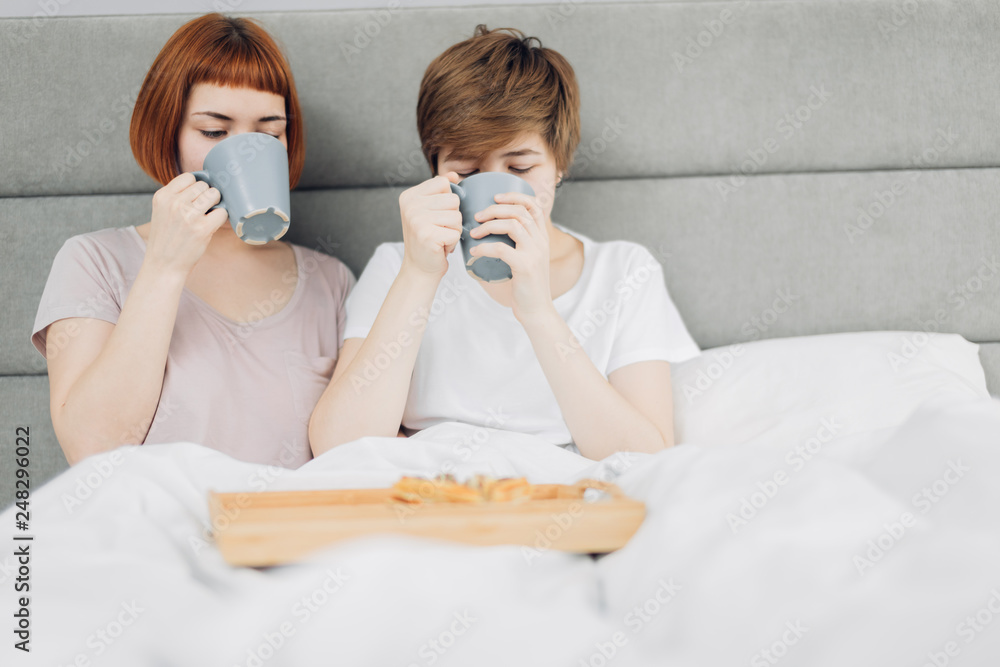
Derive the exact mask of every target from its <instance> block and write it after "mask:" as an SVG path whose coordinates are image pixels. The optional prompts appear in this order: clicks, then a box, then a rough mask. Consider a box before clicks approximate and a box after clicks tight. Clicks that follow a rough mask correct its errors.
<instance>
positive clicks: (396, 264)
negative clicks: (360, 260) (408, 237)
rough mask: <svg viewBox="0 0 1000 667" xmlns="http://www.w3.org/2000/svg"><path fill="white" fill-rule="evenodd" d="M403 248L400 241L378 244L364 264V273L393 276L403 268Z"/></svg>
mask: <svg viewBox="0 0 1000 667" xmlns="http://www.w3.org/2000/svg"><path fill="white" fill-rule="evenodd" d="M404 252H405V248H404V246H403V242H402V241H398V242H395V241H394V242H388V243H380V244H379V245H378V246H377V247H376V248H375V252H373V253H372V256H371V258H370V259H369V260H368V263H367V264H365V270H364V273H366V274H370V273H377V274H382V273H388V274H392V275H393V276H395V275H396V274H397V273H399V269H400V268H401V267H402V266H403V253H404Z"/></svg>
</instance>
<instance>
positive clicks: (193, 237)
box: [144, 173, 229, 276]
mask: <svg viewBox="0 0 1000 667" xmlns="http://www.w3.org/2000/svg"><path fill="white" fill-rule="evenodd" d="M221 197H222V195H220V194H219V191H218V190H216V189H215V188H211V187H209V186H208V183H205V182H204V181H199V180H196V179H195V177H194V175H192V174H189V173H184V174H180V175H179V176H177V177H176V178H174V179H173V180H172V181H170V182H169V183H167V184H166V185H164V186H163V187H162V188H160V189H159V190H157V191H156V193H155V194H154V195H153V215H152V218H151V220H152V224H151V225H150V230H149V239H148V240H147V241H146V257H145V260H144V261H145V262H146V263H149V264H151V265H155V266H157V267H158V268H160V269H164V270H168V271H176V272H178V273H181V274H183V275H184V276H187V274H188V273H189V272H190V271H191V269H192V268H194V265H195V264H197V263H198V260H199V259H201V256H202V255H203V254H204V253H205V249H206V248H207V247H208V242H209V241H210V240H211V239H212V235H213V234H214V233H215V232H216V231H217V230H218V229H219V227H221V226H222V225H224V224H226V223H227V222H228V221H229V214H228V213H227V212H226V211H225V209H222V208H217V209H215V210H214V211H209V210H208V209H210V208H211V207H212V206H215V205H216V204H218V203H219V200H220V199H221Z"/></svg>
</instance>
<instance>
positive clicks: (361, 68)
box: [0, 0, 1000, 196]
mask: <svg viewBox="0 0 1000 667" xmlns="http://www.w3.org/2000/svg"><path fill="white" fill-rule="evenodd" d="M901 4H902V3H899V2H896V1H894V0H874V1H873V0H838V2H829V1H828V0H816V1H811V2H810V1H793V2H756V1H755V2H749V3H748V2H742V1H738V2H718V3H714V2H713V3H662V4H660V3H636V4H629V3H607V4H589V3H588V4H580V5H574V4H572V3H563V4H559V3H555V4H553V5H548V6H508V7H502V6H495V7H471V8H469V7H465V8H422V9H400V10H397V11H393V12H390V11H388V10H384V11H385V14H384V15H379V13H378V12H377V11H371V10H362V11H339V12H338V11H334V12H295V13H287V14H282V13H272V14H262V15H260V16H259V18H261V19H262V21H263V22H264V23H265V25H266V27H267V28H268V29H269V30H271V31H272V32H273V34H275V35H276V37H278V38H279V40H280V41H281V42H282V43H283V45H284V47H285V49H286V51H287V53H288V57H289V60H290V62H291V65H292V69H293V71H294V73H295V76H296V81H297V84H298V87H299V90H300V91H301V97H302V102H303V106H304V109H305V111H304V114H305V120H306V122H307V126H308V132H309V151H308V155H307V169H306V173H305V176H304V178H303V180H302V183H301V185H302V186H303V187H309V188H320V187H344V186H377V185H385V184H387V183H392V184H395V183H396V182H398V179H403V181H404V182H406V183H412V182H416V181H418V180H422V179H421V177H422V175H423V174H425V173H426V170H425V167H424V164H423V162H422V158H420V155H419V151H418V150H417V148H418V146H417V135H416V124H415V121H414V107H415V105H416V95H417V89H418V86H419V83H420V78H421V75H422V74H423V71H424V68H425V67H426V66H427V63H428V62H430V60H431V59H432V58H433V57H434V56H435V55H437V54H438V53H440V52H441V51H442V50H443V49H444V48H445V47H447V46H449V45H450V44H453V43H455V42H457V41H459V40H461V39H464V38H466V37H469V36H471V34H472V31H473V28H474V27H475V25H476V24H477V23H486V24H487V25H489V26H490V27H502V26H513V27H518V28H521V29H523V30H524V31H526V32H527V33H528V34H532V35H536V36H539V37H540V38H541V39H542V42H543V44H546V45H548V46H552V47H553V48H555V49H557V50H559V51H560V52H562V53H563V54H564V55H565V56H566V57H567V58H568V59H569V60H570V62H571V63H572V64H573V65H574V67H575V69H576V71H577V73H578V75H579V77H578V78H579V80H580V87H581V96H582V100H583V108H584V114H583V134H584V141H583V144H582V150H581V152H580V154H579V158H578V165H577V170H576V173H575V177H577V178H587V179H590V178H595V179H596V178H632V177H653V176H682V175H705V174H725V173H730V172H734V171H738V170H739V169H740V168H741V166H742V165H743V164H744V163H745V162H746V160H748V159H750V160H751V162H750V163H749V164H748V165H747V166H748V169H749V168H752V169H753V170H754V171H756V172H759V173H771V172H777V173H780V172H790V171H828V170H858V169H893V168H903V167H909V166H911V165H912V164H913V162H914V158H915V157H916V158H918V159H922V158H919V156H920V155H921V153H923V152H924V151H925V150H926V149H927V148H928V145H929V144H930V142H932V141H933V139H934V137H935V133H936V132H937V131H938V130H939V129H942V128H944V129H947V128H948V127H951V128H952V129H953V131H954V132H955V133H956V134H957V135H958V139H957V141H956V142H955V143H954V145H953V146H952V147H951V148H950V150H948V151H947V152H945V153H943V154H941V155H939V156H938V158H937V159H936V160H934V163H933V166H936V167H968V166H981V165H984V164H986V165H995V164H997V162H998V158H1000V144H998V142H996V141H993V140H991V139H992V137H993V136H994V128H996V127H997V126H998V125H1000V104H997V92H996V89H995V86H992V85H989V83H988V82H990V81H992V73H993V72H994V71H995V70H996V65H997V61H998V57H1000V56H998V55H997V50H996V48H995V45H996V40H995V38H994V37H995V35H996V34H997V33H998V32H1000V6H998V4H997V3H996V2H995V1H994V0H963V1H962V2H951V1H948V0H934V1H925V2H920V3H914V4H915V5H916V9H915V10H914V11H913V12H912V13H906V11H904V10H903V9H901ZM724 12H726V13H725V14H724ZM188 18H190V17H188V16H142V17H91V18H66V19H59V18H56V19H52V20H50V21H47V22H45V24H44V25H42V26H40V27H35V26H34V24H33V23H32V22H31V21H30V20H17V19H8V20H4V21H0V69H2V71H3V80H4V81H5V84H4V85H5V91H4V94H3V95H2V96H0V113H2V115H3V117H4V118H5V119H7V122H8V123H9V125H8V126H7V128H6V129H5V132H4V133H3V134H2V135H0V154H2V155H4V156H5V160H3V161H2V162H0V196H4V195H38V194H97V193H123V192H143V191H148V190H149V189H150V188H151V187H152V183H151V181H150V180H149V179H148V178H147V177H146V176H145V175H144V174H143V173H142V172H141V171H140V170H139V169H138V168H137V167H136V165H135V163H134V161H133V160H132V156H131V152H130V150H129V147H128V137H127V128H128V123H129V110H130V107H131V104H132V101H133V100H134V98H135V95H136V94H137V92H138V89H139V86H140V84H141V83H142V80H143V77H144V75H145V73H146V71H147V69H148V68H149V65H150V64H151V63H152V61H153V58H154V57H155V56H156V53H157V51H158V50H159V48H160V47H161V46H162V45H163V43H164V42H165V41H166V39H167V38H168V37H169V36H170V34H171V33H172V32H173V31H174V30H176V29H177V27H179V26H180V25H181V24H182V23H183V22H184V21H185V20H187V19H188ZM379 19H381V21H382V22H383V23H384V25H382V23H380V22H379ZM897 24H901V25H897ZM713 31H714V32H715V33H718V34H717V35H716V34H713ZM28 32H31V34H30V35H29V34H27V33H28ZM369 33H371V34H370V35H369ZM817 90H823V91H825V94H824V95H823V96H822V97H823V98H824V100H823V101H820V98H819V97H816V93H815V91H817ZM810 101H812V104H813V106H814V107H816V108H809V106H808V105H809V103H810ZM786 115H787V116H786ZM796 115H798V118H796ZM799 118H801V119H804V120H799ZM602 134H603V135H604V136H603V137H602ZM768 148H771V149H773V151H769V150H768ZM762 149H763V150H764V151H765V153H766V161H763V164H761V165H759V166H758V165H757V164H756V163H755V162H754V161H753V160H752V158H751V157H750V153H752V152H755V151H756V152H757V153H758V154H759V151H760V150H762ZM762 157H763V156H762ZM925 162H926V161H925ZM414 163H415V164H416V167H414ZM751 165H752V167H751Z"/></svg>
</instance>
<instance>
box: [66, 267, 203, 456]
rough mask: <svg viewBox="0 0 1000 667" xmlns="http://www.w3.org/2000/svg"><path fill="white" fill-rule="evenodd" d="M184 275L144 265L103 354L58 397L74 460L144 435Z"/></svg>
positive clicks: (68, 449) (154, 403)
mask: <svg viewBox="0 0 1000 667" xmlns="http://www.w3.org/2000/svg"><path fill="white" fill-rule="evenodd" d="M184 280H185V276H184V275H183V274H181V273H177V272H167V271H159V270H156V269H153V268H150V267H148V266H147V265H145V264H144V265H143V267H142V268H141V269H140V271H139V273H138V275H137V276H136V280H135V283H134V284H133V285H132V288H131V290H130V291H129V295H128V297H127V298H126V300H125V303H124V304H123V305H122V310H121V314H120V315H119V317H118V322H117V324H116V325H115V326H114V329H113V331H112V332H111V335H110V336H109V337H108V339H107V341H106V343H105V344H104V346H103V348H102V349H101V351H100V353H99V354H98V355H97V357H96V358H95V359H94V361H93V362H92V363H91V364H90V365H89V366H88V367H87V368H86V370H84V371H83V372H82V373H81V374H80V376H79V377H78V378H77V379H76V381H75V382H73V384H72V385H71V386H70V387H69V389H68V391H67V392H66V393H65V394H64V396H63V397H62V400H61V401H59V402H58V403H56V402H54V404H53V406H52V418H53V424H54V426H55V428H56V434H57V436H58V438H59V442H60V443H61V444H62V446H63V449H64V450H65V451H66V456H67V459H69V461H70V463H71V464H72V463H75V462H76V461H78V460H80V459H82V458H84V457H86V456H89V455H91V454H95V453H98V452H102V451H108V450H111V449H114V448H115V447H117V446H119V445H122V444H130V443H141V442H142V441H143V440H144V439H145V437H146V434H147V433H148V431H149V427H150V425H151V423H152V420H153V416H154V414H155V413H156V407H157V404H158V403H159V399H160V392H161V390H162V388H163V375H164V371H165V368H166V362H167V350H168V349H169V347H170V338H171V334H172V333H173V328H174V322H175V320H176V318H177V307H178V303H179V301H180V295H181V292H182V290H183V288H184ZM67 351H68V350H62V351H61V352H60V355H65V354H66V352H67ZM50 372H51V371H50Z"/></svg>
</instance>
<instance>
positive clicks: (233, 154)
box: [194, 132, 290, 245]
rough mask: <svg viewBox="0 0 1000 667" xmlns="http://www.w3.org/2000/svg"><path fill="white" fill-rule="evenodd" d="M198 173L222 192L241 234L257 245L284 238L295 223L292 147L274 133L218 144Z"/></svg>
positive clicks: (253, 134) (231, 221)
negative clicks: (291, 190) (291, 212)
mask: <svg viewBox="0 0 1000 667" xmlns="http://www.w3.org/2000/svg"><path fill="white" fill-rule="evenodd" d="M194 177H195V178H197V179H198V180H199V181H205V182H206V183H208V184H209V185H210V186H212V187H213V188H215V189H216V190H218V191H219V192H220V193H221V194H222V200H221V201H220V202H219V203H218V205H217V206H213V207H212V208H224V209H226V212H228V213H229V224H231V225H232V226H233V231H234V232H236V236H238V237H240V238H241V239H243V240H244V241H246V242H247V243H249V244H251V245H263V244H265V243H267V242H268V241H274V240H276V239H280V238H281V237H282V236H284V235H285V232H287V231H288V225H289V223H290V220H289V217H288V211H289V210H290V206H289V204H290V202H289V200H290V196H289V192H288V191H289V187H288V151H287V150H285V147H284V145H283V144H282V143H281V142H280V141H278V140H277V139H275V138H274V137H272V136H271V135H270V134H263V133H260V132H245V133H243V134H235V135H233V136H231V137H228V138H226V139H223V140H222V141H220V142H219V143H218V144H216V145H215V146H214V147H213V148H212V150H210V151H209V152H208V155H206V156H205V164H204V166H203V167H202V170H201V171H196V172H194Z"/></svg>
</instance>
